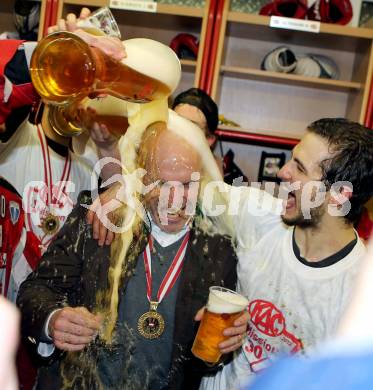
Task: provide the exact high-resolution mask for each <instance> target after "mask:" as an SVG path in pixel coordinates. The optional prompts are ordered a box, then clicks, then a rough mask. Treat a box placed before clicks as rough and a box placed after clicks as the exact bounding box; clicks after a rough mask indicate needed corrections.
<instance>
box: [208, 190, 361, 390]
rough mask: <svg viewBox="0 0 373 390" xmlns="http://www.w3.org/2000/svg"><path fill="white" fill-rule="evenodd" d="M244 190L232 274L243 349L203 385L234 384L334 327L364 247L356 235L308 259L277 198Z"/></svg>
mask: <svg viewBox="0 0 373 390" xmlns="http://www.w3.org/2000/svg"><path fill="white" fill-rule="evenodd" d="M243 191H245V193H244V194H243V195H244V196H242V197H241V201H243V203H241V206H240V215H239V216H237V217H236V219H237V220H236V222H237V227H238V228H237V234H238V236H237V240H238V250H237V255H238V259H239V262H238V266H237V275H238V291H239V292H240V293H241V294H243V295H245V296H246V297H247V298H248V299H249V306H248V310H249V313H250V315H251V320H250V322H249V325H248V331H247V339H246V341H245V343H244V344H243V347H242V349H241V350H239V351H238V352H237V353H236V355H235V358H234V359H233V361H232V362H231V363H230V364H228V365H227V366H225V367H224V368H223V369H222V370H221V371H219V372H218V373H217V374H216V376H211V377H205V378H204V379H203V381H202V384H201V389H203V390H212V389H213V390H220V389H221V390H226V389H229V390H231V389H239V388H241V387H242V386H244V385H246V384H247V383H248V382H249V381H250V380H251V379H252V378H253V376H254V374H255V373H257V372H259V371H261V370H263V369H264V368H265V367H267V366H268V365H269V363H270V361H271V360H273V359H274V358H275V357H276V356H277V355H280V354H294V353H300V354H303V353H305V354H307V352H308V349H309V348H310V347H312V346H314V345H316V344H318V343H320V342H322V341H323V340H325V339H326V338H327V337H328V336H330V335H331V334H333V333H334V332H335V330H336V327H337V325H338V322H339V320H340V318H341V316H342V314H343V312H344V310H345V308H346V305H347V303H348V301H349V299H350V295H351V291H352V288H353V283H354V280H355V277H356V275H357V272H358V269H359V265H360V261H361V260H362V257H363V255H364V254H365V246H364V244H363V243H362V242H361V241H360V240H359V239H356V240H355V241H353V242H352V243H350V244H349V245H347V247H346V248H344V249H342V250H341V251H340V252H339V253H337V254H336V255H335V256H332V258H328V259H325V260H323V261H320V262H318V263H307V262H306V261H305V260H304V259H302V258H301V257H300V255H299V249H298V247H297V245H296V243H295V240H293V233H294V228H293V227H288V226H286V225H285V224H283V223H282V222H281V219H280V216H279V213H278V211H279V210H280V205H279V203H277V202H278V200H274V199H273V198H272V197H270V196H269V195H268V194H261V193H260V192H258V190H255V189H249V188H245V189H244V190H243ZM256 201H258V202H256ZM245 202H246V203H245ZM249 203H250V204H249ZM255 203H257V204H255ZM276 203H277V205H276ZM258 205H259V212H256V211H258V210H255V209H254V208H256V207H257V206H258ZM258 214H259V215H258ZM297 255H298V257H297ZM315 265H317V266H316V267H315ZM289 375H291V373H289Z"/></svg>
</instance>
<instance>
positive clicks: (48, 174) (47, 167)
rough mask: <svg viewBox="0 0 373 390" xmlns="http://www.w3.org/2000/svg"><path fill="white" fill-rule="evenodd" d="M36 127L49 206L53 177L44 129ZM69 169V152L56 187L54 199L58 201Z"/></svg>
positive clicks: (51, 196)
mask: <svg viewBox="0 0 373 390" xmlns="http://www.w3.org/2000/svg"><path fill="white" fill-rule="evenodd" d="M37 129H38V137H39V140H40V145H41V150H42V153H43V160H44V177H45V184H46V186H47V190H48V192H47V202H46V205H47V207H48V208H49V206H50V204H51V202H52V200H53V193H52V190H53V177H52V167H51V160H50V155H49V148H48V144H47V140H46V137H45V134H44V131H43V130H42V129H40V126H39V125H38V126H37ZM70 171H71V157H70V152H69V153H68V155H67V157H66V158H65V164H64V167H63V171H62V176H61V180H60V183H59V186H58V189H57V194H55V197H56V201H57V202H59V201H60V197H61V192H62V191H64V189H65V185H66V182H67V181H68V180H69V177H70Z"/></svg>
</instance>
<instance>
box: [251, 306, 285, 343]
mask: <svg viewBox="0 0 373 390" xmlns="http://www.w3.org/2000/svg"><path fill="white" fill-rule="evenodd" d="M249 313H250V315H251V322H252V323H253V324H254V325H255V327H256V328H257V329H258V330H260V331H261V332H262V333H264V334H265V335H267V336H271V337H276V336H279V335H280V334H282V332H283V331H284V328H285V318H284V316H283V315H282V313H281V312H280V311H279V310H278V309H277V307H276V306H275V305H274V304H273V303H271V302H268V301H262V300H260V299H257V300H255V301H252V302H251V303H250V305H249Z"/></svg>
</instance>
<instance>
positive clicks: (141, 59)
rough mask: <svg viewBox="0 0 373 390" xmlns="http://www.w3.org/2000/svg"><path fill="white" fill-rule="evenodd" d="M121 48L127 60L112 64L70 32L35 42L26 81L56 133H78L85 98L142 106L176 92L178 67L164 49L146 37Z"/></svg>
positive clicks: (111, 59) (58, 33)
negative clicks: (78, 112) (46, 106)
mask: <svg viewBox="0 0 373 390" xmlns="http://www.w3.org/2000/svg"><path fill="white" fill-rule="evenodd" d="M123 44H124V46H125V50H126V53H127V57H126V58H124V59H123V60H121V61H117V60H115V59H113V58H111V57H110V56H108V55H107V54H105V53H103V52H102V51H101V50H100V49H98V48H95V47H90V46H89V45H88V44H87V43H86V42H84V41H83V40H82V39H81V38H80V37H78V36H77V35H76V34H73V33H70V32H57V33H53V34H50V35H48V36H46V37H45V38H43V39H42V40H41V41H40V42H39V43H38V45H37V47H36V49H35V51H34V53H33V56H32V58H31V66H30V71H31V79H32V82H33V85H34V87H35V89H36V90H37V92H38V93H39V94H40V96H41V97H42V98H43V100H44V101H45V102H46V103H49V104H50V105H51V107H52V110H51V115H50V120H51V125H52V126H53V128H54V129H55V131H57V132H58V133H60V134H61V135H65V136H71V135H77V134H79V133H81V132H82V129H81V128H80V125H79V122H78V121H77V119H76V115H75V113H76V110H77V107H78V106H79V105H80V104H81V103H82V102H83V101H84V100H85V99H87V98H88V97H95V96H99V95H112V96H115V97H117V98H120V99H123V100H126V101H130V102H136V103H146V102H150V101H153V100H160V99H166V98H167V97H168V96H169V95H170V94H171V93H172V92H173V91H174V90H175V89H176V87H177V85H178V83H179V80H180V76H181V67H180V62H179V59H178V58H177V56H176V54H175V53H174V52H173V51H172V50H171V49H170V48H169V47H167V46H166V45H163V44H162V43H160V42H157V41H154V40H151V39H145V38H135V39H129V40H126V41H124V42H123ZM53 106H54V107H53Z"/></svg>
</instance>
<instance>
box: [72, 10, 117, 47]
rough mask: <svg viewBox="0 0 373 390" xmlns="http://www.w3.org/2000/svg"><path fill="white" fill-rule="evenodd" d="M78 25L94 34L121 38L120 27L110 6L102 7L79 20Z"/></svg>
mask: <svg viewBox="0 0 373 390" xmlns="http://www.w3.org/2000/svg"><path fill="white" fill-rule="evenodd" d="M77 27H80V28H82V29H84V30H85V31H87V32H88V33H91V34H93V35H108V36H109V37H117V38H119V39H121V35H120V31H119V27H118V25H117V22H116V21H115V19H114V16H113V14H112V13H111V11H110V9H109V7H101V8H99V9H98V10H96V11H94V12H92V13H91V14H90V15H89V16H88V17H87V18H85V19H81V20H79V21H78V23H77Z"/></svg>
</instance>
